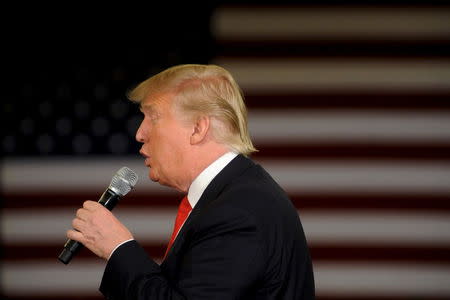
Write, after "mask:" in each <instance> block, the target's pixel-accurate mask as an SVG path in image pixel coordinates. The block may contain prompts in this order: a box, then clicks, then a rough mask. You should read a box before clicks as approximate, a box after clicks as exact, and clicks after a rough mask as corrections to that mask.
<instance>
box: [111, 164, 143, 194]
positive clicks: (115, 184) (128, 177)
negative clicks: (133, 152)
mask: <svg viewBox="0 0 450 300" xmlns="http://www.w3.org/2000/svg"><path fill="white" fill-rule="evenodd" d="M137 181H138V175H137V174H136V173H135V172H134V171H133V170H131V169H130V168H127V167H122V168H121V169H120V170H119V171H117V173H116V174H115V175H114V177H113V179H112V180H111V184H110V185H109V188H110V189H111V190H113V191H114V192H115V193H117V194H119V195H121V196H125V195H126V194H128V192H129V191H131V189H132V188H133V187H134V186H135V185H136V183H137Z"/></svg>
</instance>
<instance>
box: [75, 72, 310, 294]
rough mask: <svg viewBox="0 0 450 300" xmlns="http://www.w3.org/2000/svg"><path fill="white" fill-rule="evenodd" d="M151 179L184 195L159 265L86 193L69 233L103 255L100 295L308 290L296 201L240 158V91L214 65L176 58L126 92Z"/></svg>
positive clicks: (247, 145) (248, 147) (243, 134)
mask: <svg viewBox="0 0 450 300" xmlns="http://www.w3.org/2000/svg"><path fill="white" fill-rule="evenodd" d="M129 98H130V99H131V100H132V101H135V102H138V103H139V104H140V108H141V111H142V113H143V115H144V119H143V121H142V123H141V125H140V127H139V129H138V131H137V133H136V139H137V141H139V142H140V143H142V147H141V150H140V153H141V155H142V156H143V157H144V158H145V165H146V166H147V167H148V168H149V177H150V179H151V180H152V181H155V182H159V183H160V184H163V185H166V186H169V187H172V188H174V189H177V190H179V191H181V192H183V193H184V194H185V195H186V196H185V197H184V198H183V199H180V206H179V211H178V214H177V217H176V220H175V225H174V230H173V234H172V237H171V239H170V242H169V244H168V246H167V250H166V255H165V257H164V260H163V262H162V263H161V265H158V264H157V263H156V262H155V261H154V260H153V259H152V258H150V257H149V256H148V255H147V253H146V252H145V251H144V249H143V248H142V247H141V246H140V245H139V243H138V241H135V240H134V239H133V236H132V234H131V233H130V232H129V231H128V229H127V228H126V227H125V226H124V225H123V224H122V223H120V221H119V220H118V219H117V218H116V217H114V215H113V214H112V213H111V212H110V211H109V210H108V209H107V208H105V207H103V206H102V205H101V204H99V203H97V202H94V201H86V202H85V203H84V204H83V208H80V209H79V210H78V211H77V213H76V218H75V219H74V220H73V222H72V225H73V228H74V230H69V231H68V232H67V237H68V238H70V239H72V240H75V241H79V242H81V243H82V244H84V246H86V247H87V248H89V249H90V250H91V251H92V252H94V253H95V254H96V255H98V256H100V257H102V258H104V259H106V260H107V265H106V268H105V272H104V274H103V279H102V283H101V286H100V291H101V292H102V293H103V294H104V296H105V297H106V298H107V299H111V300H112V299H114V300H115V299H117V300H119V299H121V300H122V299H129V300H136V299H208V300H210V299H214V300H216V299H227V300H228V299H245V300H247V299H285V300H292V299H314V278H313V271H312V263H311V258H310V254H309V250H308V246H307V243H306V238H305V235H304V232H303V229H302V225H301V223H300V220H299V217H298V214H297V210H296V208H295V207H294V206H293V205H292V203H291V201H290V199H289V198H288V196H287V195H286V193H285V192H284V191H283V190H282V189H281V187H280V186H279V185H278V184H277V183H276V182H275V181H274V180H273V179H272V177H271V176H270V175H269V174H268V173H267V172H266V171H265V170H264V169H263V168H262V167H261V166H259V165H258V164H256V163H254V162H253V161H252V160H251V159H249V158H248V155H250V154H251V153H252V152H254V151H256V150H255V148H254V147H253V144H252V142H251V140H250V136H249V132H248V128H247V112H246V107H245V104H244V101H243V97H242V93H241V90H240V88H239V87H238V85H237V83H236V82H235V80H234V79H233V77H232V76H231V74H230V73H229V72H228V71H226V70H225V69H223V68H221V67H219V66H214V65H180V66H175V67H172V68H169V69H167V70H165V71H163V72H161V73H159V74H157V75H155V76H153V77H150V78H149V79H147V80H145V81H143V82H142V83H141V84H139V85H138V86H137V87H136V88H135V89H134V90H132V91H131V92H130V94H129Z"/></svg>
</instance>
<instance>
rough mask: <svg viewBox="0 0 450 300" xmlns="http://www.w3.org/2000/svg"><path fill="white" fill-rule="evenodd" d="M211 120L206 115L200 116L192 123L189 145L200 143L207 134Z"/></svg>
mask: <svg viewBox="0 0 450 300" xmlns="http://www.w3.org/2000/svg"><path fill="white" fill-rule="evenodd" d="M210 124H211V120H210V118H209V117H208V116H200V117H198V118H197V121H195V123H194V127H193V129H192V134H191V139H190V140H191V145H195V144H199V143H201V142H202V141H203V140H204V139H205V138H206V136H207V134H208V131H209V126H210Z"/></svg>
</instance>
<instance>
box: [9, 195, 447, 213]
mask: <svg viewBox="0 0 450 300" xmlns="http://www.w3.org/2000/svg"><path fill="white" fill-rule="evenodd" d="M100 194H101V193H100V192H99V193H98V194H97V195H93V194H82V193H44V194H36V195H33V194H15V195H4V196H3V199H4V201H3V209H26V210H28V209H33V210H36V209H42V210H48V209H53V208H73V209H74V210H75V209H76V208H78V207H80V206H81V205H82V204H83V202H84V200H87V199H91V200H95V199H97V198H98V197H99V196H100ZM290 197H291V200H292V202H293V204H294V205H295V206H296V207H297V208H298V209H299V210H301V211H311V210H333V211H351V210H361V209H363V210H367V211H373V210H378V211H380V213H382V212H383V211H390V212H391V211H394V210H395V211H420V212H424V211H439V212H450V196H431V195H413V194H411V195H376V196H369V195H354V194H349V195H333V194H319V195H309V194H295V195H290ZM179 201H180V197H179V196H177V195H158V194H151V193H150V194H138V193H135V192H134V193H133V192H132V194H130V195H129V196H127V197H126V199H123V200H122V202H121V203H120V207H121V208H136V207H137V208H170V209H174V210H176V207H177V206H178V204H179Z"/></svg>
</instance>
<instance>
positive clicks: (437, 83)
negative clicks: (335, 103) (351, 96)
mask: <svg viewBox="0 0 450 300" xmlns="http://www.w3.org/2000/svg"><path fill="white" fill-rule="evenodd" d="M212 63H214V64H217V65H220V66H222V67H224V68H226V69H227V70H228V71H230V72H231V74H233V76H234V77H235V79H236V81H237V82H238V84H239V85H240V86H241V88H242V89H243V90H244V93H256V92H257V93H265V92H270V93H274V92H277V93H293V92H298V91H303V92H305V91H306V92H330V93H334V92H337V91H354V92H356V91H366V90H373V91H376V92H379V91H389V92H394V91H402V90H403V91H405V90H406V91H408V92H414V91H418V90H424V89H426V90H430V91H439V90H441V91H448V90H449V89H450V63H449V61H448V60H439V59H426V60H417V59H411V60H406V59H402V60H389V59H382V60H380V59H365V58H364V59H359V58H352V59H320V60H311V59H266V58H265V59H258V58H254V59H251V58H250V59H249V58H245V59H244V58H242V59H239V58H216V59H214V61H213V62H212ZM274 101H275V100H274ZM362 101H363V99H362Z"/></svg>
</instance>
